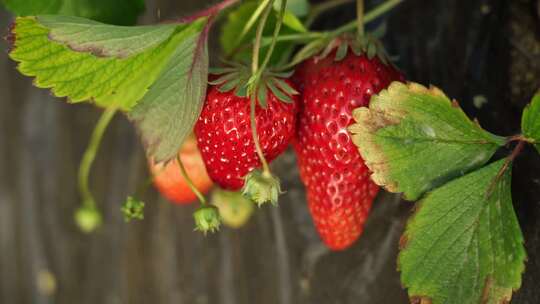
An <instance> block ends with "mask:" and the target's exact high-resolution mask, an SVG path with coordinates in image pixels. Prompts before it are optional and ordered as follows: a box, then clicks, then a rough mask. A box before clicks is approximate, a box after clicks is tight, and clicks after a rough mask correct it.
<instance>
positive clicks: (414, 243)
mask: <svg viewBox="0 0 540 304" xmlns="http://www.w3.org/2000/svg"><path fill="white" fill-rule="evenodd" d="M504 163H505V160H504V159H503V160H500V161H497V162H495V163H492V164H490V165H488V166H486V167H483V168H482V169H479V170H477V171H474V172H472V173H469V174H467V175H465V176H463V177H460V178H457V179H455V180H453V181H450V182H448V183H447V184H445V185H443V186H441V187H440V188H437V189H435V190H434V191H432V192H429V193H428V194H427V195H426V196H425V197H424V199H422V200H421V201H420V202H419V205H421V208H420V209H419V210H418V211H417V212H416V213H415V215H414V216H413V217H412V218H411V219H410V220H409V223H408V224H407V228H406V231H405V234H404V238H406V239H407V240H408V241H407V246H405V247H404V248H403V249H401V251H400V254H399V260H398V267H399V269H400V271H401V282H402V284H403V285H404V286H405V287H406V288H407V289H408V293H409V296H410V297H411V299H415V298H429V299H430V300H431V302H432V303H433V304H454V303H455V304H480V303H485V304H499V303H503V302H504V301H510V299H511V297H512V293H513V291H515V290H517V289H518V288H519V287H520V286H521V276H522V273H523V271H524V269H525V255H526V254H525V249H524V246H523V236H522V234H521V230H520V227H519V223H518V221H517V217H516V214H515V212H514V210H513V206H512V195H511V192H510V183H511V173H510V170H507V171H505V172H504V174H502V175H499V172H500V170H501V168H502V167H503V166H504ZM493 183H494V184H495V187H494V189H493V191H491V194H488V192H489V189H490V187H491V185H493Z"/></svg>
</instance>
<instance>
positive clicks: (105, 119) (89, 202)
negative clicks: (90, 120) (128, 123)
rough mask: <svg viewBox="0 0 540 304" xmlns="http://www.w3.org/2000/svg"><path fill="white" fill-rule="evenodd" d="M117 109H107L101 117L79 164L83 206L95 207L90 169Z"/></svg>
mask: <svg viewBox="0 0 540 304" xmlns="http://www.w3.org/2000/svg"><path fill="white" fill-rule="evenodd" d="M117 110H118V108H117V107H110V108H107V109H105V111H104V112H103V114H102V115H101V117H100V118H99V120H98V122H97V124H96V126H95V128H94V131H93V132H92V136H91V137H90V142H89V143H88V147H87V148H86V151H85V152H84V155H83V158H82V160H81V164H80V166H79V174H78V182H79V192H80V194H81V197H82V199H83V204H84V205H83V206H84V207H86V208H95V201H94V197H93V195H92V192H91V191H90V186H89V184H88V178H89V176H90V169H91V168H92V164H93V163H94V160H95V158H96V154H97V151H98V150H99V146H100V145H101V141H102V139H103V134H104V133H105V130H106V129H107V126H109V123H110V122H111V120H112V119H113V117H114V115H115V114H116V112H117Z"/></svg>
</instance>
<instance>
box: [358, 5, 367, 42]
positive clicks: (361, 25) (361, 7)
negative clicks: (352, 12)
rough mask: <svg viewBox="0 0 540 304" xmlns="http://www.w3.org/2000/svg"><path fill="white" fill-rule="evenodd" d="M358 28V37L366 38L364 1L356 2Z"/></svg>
mask: <svg viewBox="0 0 540 304" xmlns="http://www.w3.org/2000/svg"><path fill="white" fill-rule="evenodd" d="M356 27H357V29H358V35H359V36H360V37H364V35H365V30H364V0H356Z"/></svg>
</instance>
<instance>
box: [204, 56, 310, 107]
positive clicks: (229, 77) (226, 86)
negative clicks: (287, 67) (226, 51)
mask: <svg viewBox="0 0 540 304" xmlns="http://www.w3.org/2000/svg"><path fill="white" fill-rule="evenodd" d="M226 64H227V65H229V66H230V67H226V68H219V69H213V70H216V71H217V72H218V73H219V74H217V75H218V76H219V77H218V78H216V79H214V80H211V81H208V83H209V84H210V85H213V86H216V87H217V89H218V90H219V91H220V92H222V93H225V92H229V91H232V90H234V93H235V95H236V96H238V97H243V98H244V97H248V95H249V94H250V87H251V90H253V91H251V92H253V93H254V94H255V96H256V97H257V102H258V104H259V105H260V106H261V107H262V108H266V107H267V104H268V101H267V95H268V92H269V91H270V92H272V94H273V95H274V96H275V97H276V98H277V99H279V100H280V101H282V102H285V103H292V101H293V100H292V96H293V95H298V94H300V93H299V92H298V91H297V90H295V89H294V88H293V87H292V86H291V85H289V84H288V83H287V82H286V81H285V80H284V79H286V78H288V77H290V76H292V74H293V73H294V71H287V72H274V71H272V70H268V71H265V72H264V73H262V74H261V75H260V76H259V78H258V81H257V79H256V77H254V76H253V75H251V70H250V68H249V67H248V66H246V65H242V64H240V63H238V62H226ZM256 81H257V82H258V83H257V87H256V88H254V86H255V84H254V82H256Z"/></svg>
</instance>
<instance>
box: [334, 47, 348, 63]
mask: <svg viewBox="0 0 540 304" xmlns="http://www.w3.org/2000/svg"><path fill="white" fill-rule="evenodd" d="M348 48H349V46H348V45H347V44H346V43H342V44H340V45H339V46H338V48H337V51H336V58H335V61H341V60H343V59H344V58H345V56H347V49H348Z"/></svg>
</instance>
